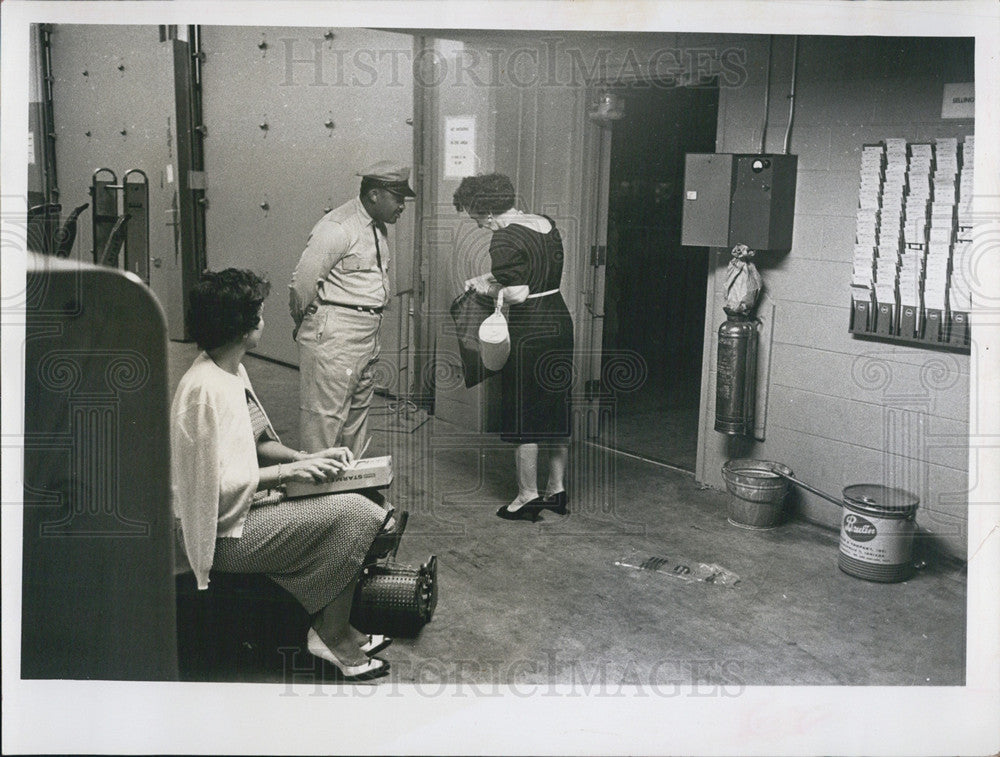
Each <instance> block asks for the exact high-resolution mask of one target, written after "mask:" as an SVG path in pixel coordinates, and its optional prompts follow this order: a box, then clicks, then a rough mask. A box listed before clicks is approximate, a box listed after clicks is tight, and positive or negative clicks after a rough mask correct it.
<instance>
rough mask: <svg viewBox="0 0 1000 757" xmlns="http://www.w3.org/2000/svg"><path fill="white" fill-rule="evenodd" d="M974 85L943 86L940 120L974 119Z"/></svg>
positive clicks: (967, 83) (970, 83)
mask: <svg viewBox="0 0 1000 757" xmlns="http://www.w3.org/2000/svg"><path fill="white" fill-rule="evenodd" d="M975 117H976V85H975V84H974V83H973V82H963V83H961V84H945V85H944V98H943V99H942V101H941V118H975Z"/></svg>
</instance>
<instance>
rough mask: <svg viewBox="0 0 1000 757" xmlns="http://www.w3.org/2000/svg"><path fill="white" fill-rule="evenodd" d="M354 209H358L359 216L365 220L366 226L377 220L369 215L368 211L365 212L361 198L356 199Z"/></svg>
mask: <svg viewBox="0 0 1000 757" xmlns="http://www.w3.org/2000/svg"><path fill="white" fill-rule="evenodd" d="M354 207H355V208H356V209H357V211H358V215H359V216H361V217H362V218H363V219H364V221H365V223H366V224H370V223H371V222H372V221H373V220H375V219H374V218H372V217H371V216H370V215H368V211H367V210H365V204H364V203H363V202H361V198H360V197H355V198H354Z"/></svg>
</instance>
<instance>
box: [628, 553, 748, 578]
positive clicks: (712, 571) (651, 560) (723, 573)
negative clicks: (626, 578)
mask: <svg viewBox="0 0 1000 757" xmlns="http://www.w3.org/2000/svg"><path fill="white" fill-rule="evenodd" d="M615 565H618V566H620V567H622V568H630V569H632V570H646V571H651V572H654V573H662V574H663V575H665V576H670V577H671V578H673V579H676V580H678V581H685V582H687V583H691V582H694V581H701V582H702V583H707V584H715V585H716V586H735V585H736V584H737V583H739V581H740V577H739V576H738V575H736V574H735V573H733V572H732V571H731V570H728V569H726V568H723V567H722V566H721V565H716V564H715V563H703V562H699V561H697V560H690V559H687V558H684V557H680V556H677V555H671V556H665V555H649V554H644V553H642V552H631V553H629V554H628V555H626V556H625V557H622V558H620V559H618V560H615Z"/></svg>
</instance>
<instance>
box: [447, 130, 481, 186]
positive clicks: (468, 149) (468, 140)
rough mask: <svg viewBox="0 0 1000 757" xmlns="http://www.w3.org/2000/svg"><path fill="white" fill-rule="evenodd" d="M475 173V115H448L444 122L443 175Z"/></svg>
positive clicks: (454, 175)
mask: <svg viewBox="0 0 1000 757" xmlns="http://www.w3.org/2000/svg"><path fill="white" fill-rule="evenodd" d="M475 173H476V117H475V116H448V117H447V118H445V122H444V177H445V178H446V179H461V178H463V177H465V176H472V175H473V174H475Z"/></svg>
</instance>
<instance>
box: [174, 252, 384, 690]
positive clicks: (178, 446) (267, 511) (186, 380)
mask: <svg viewBox="0 0 1000 757" xmlns="http://www.w3.org/2000/svg"><path fill="white" fill-rule="evenodd" d="M269 289H270V286H269V284H268V282H267V281H265V280H263V279H262V278H260V277H258V276H257V275H255V274H254V273H252V272H250V271H243V270H237V269H233V268H229V269H226V270H224V271H220V272H218V273H212V272H205V273H204V274H203V275H202V278H201V280H200V281H199V282H198V284H197V285H196V286H195V287H194V288H193V290H192V292H191V298H190V308H189V315H188V322H189V328H190V331H191V335H192V336H193V337H194V339H195V341H196V342H197V343H198V346H199V348H201V350H202V352H201V353H200V354H199V355H198V357H197V358H195V361H194V363H193V364H192V365H191V367H190V368H189V369H188V371H187V372H186V373H185V374H184V377H183V378H182V379H181V382H180V385H179V386H178V389H177V393H176V394H175V396H174V401H173V405H172V407H171V413H170V431H171V452H172V460H171V469H172V479H173V503H174V512H175V515H176V516H177V518H178V526H179V534H178V536H179V539H178V543H179V546H180V547H181V550H180V551H181V554H182V556H183V557H185V558H186V560H187V562H188V565H189V566H190V568H191V569H192V570H193V571H194V574H195V578H196V579H197V582H198V588H199V589H207V588H208V583H209V571H210V570H212V569H214V570H216V571H222V572H229V573H265V574H267V575H268V576H269V577H270V578H272V579H273V580H274V581H275V582H276V583H278V584H279V585H280V586H282V587H284V588H285V589H286V590H288V591H289V592H290V593H291V594H292V595H294V596H295V597H296V599H298V600H299V602H301V603H302V605H303V607H305V609H306V610H307V611H308V612H309V613H311V614H314V616H315V617H314V620H313V622H312V626H311V628H310V629H309V632H308V637H307V644H308V649H309V651H310V652H311V653H313V654H314V655H316V656H318V657H321V658H322V659H325V660H327V661H328V662H330V663H331V664H332V665H334V666H335V667H336V668H337V669H338V670H340V672H341V673H342V674H343V675H344V676H345V677H346V678H349V679H358V678H372V677H377V676H380V675H384V674H385V673H386V672H387V671H388V663H387V662H385V661H384V660H381V659H379V658H377V657H374V656H370V655H374V654H375V652H377V651H379V650H380V649H382V648H384V647H385V646H386V645H387V644H388V642H389V640H388V639H386V638H385V637H381V636H374V637H371V636H366V635H364V634H362V633H361V632H359V631H357V630H356V629H354V628H353V627H352V626H351V625H350V622H349V618H350V612H351V602H352V599H353V596H354V588H355V585H356V583H357V580H358V576H359V574H360V571H361V568H362V565H363V563H364V561H365V558H366V556H367V555H368V553H369V550H370V548H371V546H372V543H373V542H374V541H375V538H376V536H377V535H378V534H379V532H380V530H381V529H383V527H384V526H386V525H387V523H389V522H390V520H391V516H390V514H389V513H388V512H386V510H384V509H382V508H381V507H379V506H378V505H376V504H375V503H374V502H372V501H371V500H369V499H367V498H366V497H363V496H361V495H360V494H356V493H353V492H347V493H340V494H328V495H322V496H316V497H308V498H302V499H295V500H286V499H285V497H284V491H283V489H282V485H283V484H284V483H285V482H288V481H302V482H319V481H323V480H327V479H329V478H330V477H332V476H334V475H336V473H337V472H338V471H340V470H343V469H344V468H345V467H347V466H348V465H350V464H351V463H352V462H353V457H352V455H351V452H350V450H348V449H347V448H345V447H332V448H329V449H325V450H322V451H320V452H315V453H305V452H298V451H296V450H293V449H290V448H289V447H286V446H285V445H283V444H282V443H281V441H280V440H279V439H278V435H277V434H276V433H275V431H274V428H273V427H272V425H271V423H270V421H269V420H268V418H267V415H266V414H265V413H264V410H263V408H262V407H261V405H260V402H259V401H258V399H257V396H256V394H254V391H253V388H252V386H251V385H250V380H249V378H248V376H247V373H246V370H245V369H244V367H243V364H242V360H243V356H244V355H245V354H246V353H247V351H248V350H252V349H253V348H254V347H256V346H257V344H258V342H259V340H260V335H261V332H262V330H263V328H264V319H263V302H264V299H265V298H266V297H267V294H268V292H269Z"/></svg>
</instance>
